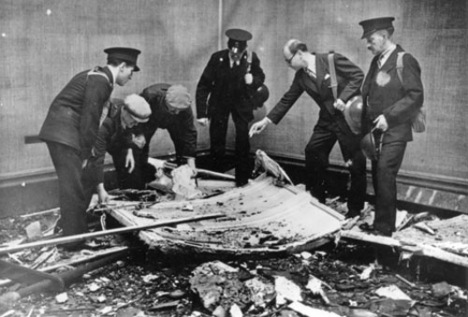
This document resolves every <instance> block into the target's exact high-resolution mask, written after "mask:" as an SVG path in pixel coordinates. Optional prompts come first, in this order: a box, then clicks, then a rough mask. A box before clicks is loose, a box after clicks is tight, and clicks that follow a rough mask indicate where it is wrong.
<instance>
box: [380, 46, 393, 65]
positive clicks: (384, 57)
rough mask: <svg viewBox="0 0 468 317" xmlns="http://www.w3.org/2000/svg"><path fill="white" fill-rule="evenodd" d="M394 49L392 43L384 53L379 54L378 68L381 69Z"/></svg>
mask: <svg viewBox="0 0 468 317" xmlns="http://www.w3.org/2000/svg"><path fill="white" fill-rule="evenodd" d="M395 49H396V44H394V43H392V44H391V45H390V46H389V47H388V48H387V49H386V50H385V51H383V52H382V53H381V54H380V57H379V60H380V67H382V66H383V65H384V64H385V62H386V61H387V59H388V58H389V57H390V55H392V53H393V51H394V50H395Z"/></svg>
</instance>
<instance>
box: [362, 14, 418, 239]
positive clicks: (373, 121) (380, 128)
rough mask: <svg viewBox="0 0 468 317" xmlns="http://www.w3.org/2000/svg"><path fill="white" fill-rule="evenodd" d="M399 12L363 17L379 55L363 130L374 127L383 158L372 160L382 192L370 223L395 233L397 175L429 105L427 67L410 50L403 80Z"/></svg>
mask: <svg viewBox="0 0 468 317" xmlns="http://www.w3.org/2000/svg"><path fill="white" fill-rule="evenodd" d="M393 20H394V18H393V17H385V18H377V19H371V20H365V21H361V22H360V23H359V24H360V25H361V26H362V27H363V29H364V33H363V35H362V38H363V39H365V40H366V45H367V48H368V49H369V50H370V51H371V52H372V54H373V55H375V57H374V58H373V60H372V62H371V65H370V68H369V72H368V73H367V76H366V80H365V81H364V85H363V87H362V97H363V100H364V111H363V116H364V117H363V132H364V133H368V132H370V131H371V130H372V133H374V137H375V140H377V141H378V142H380V145H379V146H380V151H379V157H378V158H374V159H373V160H372V176H373V185H374V190H375V194H376V203H375V219H374V224H373V227H371V228H368V229H370V230H372V231H374V232H375V233H377V234H383V235H386V236H391V235H392V232H394V231H395V220H396V197H397V192H396V176H397V174H398V170H399V169H400V166H401V163H402V161H403V156H404V154H405V149H406V145H407V142H409V141H412V139H413V134H412V131H411V120H412V118H413V117H414V115H415V114H416V113H417V111H418V110H419V109H420V108H421V107H422V104H423V85H422V82H421V69H420V67H419V64H418V62H417V61H416V59H415V58H414V57H413V56H411V55H410V54H405V55H404V56H403V65H404V68H403V71H402V81H400V79H399V77H398V71H397V68H396V61H397V55H398V53H400V52H403V49H402V48H401V46H399V45H396V44H395V43H394V42H393V40H392V35H393V32H394V28H393V23H392V22H393Z"/></svg>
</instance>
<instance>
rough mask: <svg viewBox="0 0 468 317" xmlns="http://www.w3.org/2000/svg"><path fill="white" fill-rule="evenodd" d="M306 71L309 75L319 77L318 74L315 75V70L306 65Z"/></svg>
mask: <svg viewBox="0 0 468 317" xmlns="http://www.w3.org/2000/svg"><path fill="white" fill-rule="evenodd" d="M305 72H306V74H307V75H309V76H310V77H312V78H317V76H316V75H315V72H314V71H313V70H311V69H310V68H309V67H306V68H305Z"/></svg>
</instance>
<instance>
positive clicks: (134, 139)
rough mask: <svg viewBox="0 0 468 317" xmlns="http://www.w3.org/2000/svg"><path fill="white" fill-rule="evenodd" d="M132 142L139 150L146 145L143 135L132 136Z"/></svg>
mask: <svg viewBox="0 0 468 317" xmlns="http://www.w3.org/2000/svg"><path fill="white" fill-rule="evenodd" d="M132 142H133V144H135V145H136V146H137V147H138V148H139V149H142V148H143V147H144V146H145V145H146V139H145V136H144V135H143V134H139V135H137V136H135V135H134V134H132Z"/></svg>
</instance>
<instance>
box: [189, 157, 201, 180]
mask: <svg viewBox="0 0 468 317" xmlns="http://www.w3.org/2000/svg"><path fill="white" fill-rule="evenodd" d="M187 165H188V166H189V167H190V168H191V169H192V171H193V175H192V178H195V177H196V176H197V174H198V170H197V167H196V166H195V158H194V157H188V158H187Z"/></svg>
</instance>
